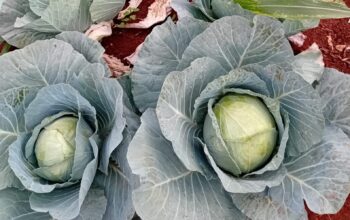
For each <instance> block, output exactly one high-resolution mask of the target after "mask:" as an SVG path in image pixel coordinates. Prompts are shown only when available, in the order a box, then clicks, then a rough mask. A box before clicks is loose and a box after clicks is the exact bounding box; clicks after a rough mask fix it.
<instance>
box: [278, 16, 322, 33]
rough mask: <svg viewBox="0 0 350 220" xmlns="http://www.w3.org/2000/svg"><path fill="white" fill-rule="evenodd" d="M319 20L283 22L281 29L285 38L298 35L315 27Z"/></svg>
mask: <svg viewBox="0 0 350 220" xmlns="http://www.w3.org/2000/svg"><path fill="white" fill-rule="evenodd" d="M319 23H320V20H319V19H303V20H284V21H283V28H284V32H285V33H286V35H287V36H291V35H293V34H296V33H299V32H301V31H304V30H306V29H309V28H314V27H317V26H318V24H319Z"/></svg>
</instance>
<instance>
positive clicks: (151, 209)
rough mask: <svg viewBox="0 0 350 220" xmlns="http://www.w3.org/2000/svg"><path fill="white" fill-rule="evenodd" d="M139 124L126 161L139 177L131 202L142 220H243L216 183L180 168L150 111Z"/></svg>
mask: <svg viewBox="0 0 350 220" xmlns="http://www.w3.org/2000/svg"><path fill="white" fill-rule="evenodd" d="M141 120H142V124H141V127H140V129H139V130H138V131H137V133H136V135H135V137H134V139H133V141H132V142H131V144H130V147H129V151H128V155H127V157H128V161H129V162H130V166H131V169H132V170H133V172H134V173H135V174H138V175H140V177H141V186H140V187H139V188H138V189H136V190H135V191H134V194H133V198H134V204H135V208H136V211H137V213H138V214H139V216H140V217H141V218H142V219H154V220H157V219H161V220H163V219H198V220H199V219H200V220H202V219H231V218H232V217H233V216H234V217H235V218H237V219H244V216H242V215H241V213H240V211H238V210H237V209H236V208H235V206H234V205H233V203H232V201H231V199H230V197H229V196H228V194H227V193H226V192H225V191H224V190H223V189H222V186H221V183H220V182H219V181H218V180H217V179H212V180H207V179H206V178H205V177H204V176H202V175H201V174H200V173H198V172H193V171H190V170H188V169H186V168H185V167H184V166H183V164H182V163H181V161H180V160H179V159H178V158H177V156H176V154H175V153H174V152H173V148H172V146H171V143H170V142H169V141H167V140H166V139H165V137H164V136H163V135H162V132H161V130H160V128H159V125H158V122H157V117H156V114H155V112H154V110H152V109H149V110H147V111H146V112H145V113H144V114H143V116H142V118H141ZM145 201H149V202H145Z"/></svg>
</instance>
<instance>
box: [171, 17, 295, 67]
mask: <svg viewBox="0 0 350 220" xmlns="http://www.w3.org/2000/svg"><path fill="white" fill-rule="evenodd" d="M200 57H210V58H212V59H214V60H216V61H218V62H219V63H220V64H221V65H222V66H223V67H224V68H225V70H226V72H229V71H231V70H232V69H236V68H240V67H244V66H246V65H249V64H260V65H263V66H266V65H268V64H272V63H273V64H279V63H284V62H287V60H292V59H293V51H292V49H291V47H290V44H289V42H288V40H287V39H286V38H285V37H284V31H283V28H282V25H281V23H280V22H278V21H276V20H274V19H271V18H267V17H262V16H255V17H254V19H253V26H252V25H251V22H250V21H249V20H247V19H245V18H243V17H239V16H231V17H224V18H222V19H219V20H216V21H214V22H213V23H212V24H211V25H210V26H209V27H208V28H207V29H206V30H205V31H203V33H201V34H200V35H199V36H198V37H196V38H195V39H194V40H192V41H191V43H190V45H189V46H188V47H187V49H186V50H185V52H184V53H183V55H182V60H181V62H180V64H179V66H178V68H177V69H178V70H182V69H184V68H186V67H187V66H189V65H190V63H191V62H192V61H194V60H195V59H197V58H200Z"/></svg>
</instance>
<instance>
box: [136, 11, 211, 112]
mask: <svg viewBox="0 0 350 220" xmlns="http://www.w3.org/2000/svg"><path fill="white" fill-rule="evenodd" d="M207 25H208V24H207V23H205V22H203V21H198V20H196V19H193V18H185V19H182V20H180V21H179V22H178V23H177V24H176V25H175V24H174V23H173V21H171V20H167V21H166V22H165V23H164V24H162V25H160V26H157V27H155V28H154V29H153V31H152V33H151V34H150V35H149V36H148V37H147V38H146V40H145V42H144V44H143V46H142V49H141V51H140V53H139V55H138V59H137V61H136V63H135V66H134V69H133V72H132V74H131V79H132V86H133V91H132V92H133V94H134V98H135V103H136V105H137V107H138V108H139V109H140V111H142V112H143V111H145V110H146V109H147V108H148V107H153V108H155V106H156V103H157V100H158V96H159V92H160V90H161V88H162V84H163V82H164V79H165V77H166V76H167V75H168V74H169V73H170V72H171V71H174V70H176V67H177V65H178V64H179V62H180V60H181V57H182V54H183V52H184V50H185V49H186V48H187V46H188V44H189V43H190V42H191V40H192V39H193V38H195V37H196V36H197V35H198V34H199V33H201V32H202V31H203V30H204V29H205V28H206V27H207Z"/></svg>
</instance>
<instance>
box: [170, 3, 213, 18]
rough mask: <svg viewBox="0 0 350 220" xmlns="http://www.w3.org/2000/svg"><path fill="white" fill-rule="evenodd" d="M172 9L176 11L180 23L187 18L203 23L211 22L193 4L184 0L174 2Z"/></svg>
mask: <svg viewBox="0 0 350 220" xmlns="http://www.w3.org/2000/svg"><path fill="white" fill-rule="evenodd" d="M171 7H172V8H173V9H174V10H175V11H176V14H177V16H178V18H179V21H181V20H182V19H184V18H186V17H194V18H197V19H200V20H203V21H210V18H208V17H206V16H205V14H203V12H202V11H201V10H200V9H199V8H198V7H196V6H195V5H194V4H193V3H191V2H189V1H183V0H172V1H171Z"/></svg>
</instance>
